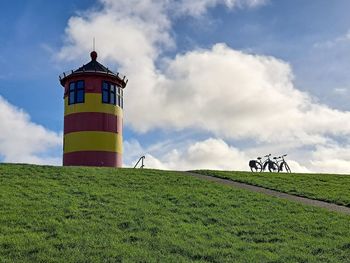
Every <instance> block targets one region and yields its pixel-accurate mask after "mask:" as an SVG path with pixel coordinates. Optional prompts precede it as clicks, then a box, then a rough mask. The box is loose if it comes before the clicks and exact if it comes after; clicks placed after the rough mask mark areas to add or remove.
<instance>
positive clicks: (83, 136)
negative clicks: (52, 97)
mask: <svg viewBox="0 0 350 263" xmlns="http://www.w3.org/2000/svg"><path fill="white" fill-rule="evenodd" d="M90 57H91V61H90V62H89V63H87V64H86V65H83V66H82V67H80V68H78V69H77V70H72V71H70V72H67V73H63V74H62V75H60V77H59V80H60V83H61V85H62V86H63V87H64V138H63V165H64V166H71V165H79V166H105V167H121V166H122V153H123V106H124V101H123V95H124V88H125V87H126V84H127V82H128V80H127V79H126V77H125V76H121V75H120V74H119V73H115V72H112V71H110V70H109V69H108V68H106V67H105V66H103V65H102V64H100V63H99V62H97V53H96V52H95V51H93V52H91V54H90Z"/></svg>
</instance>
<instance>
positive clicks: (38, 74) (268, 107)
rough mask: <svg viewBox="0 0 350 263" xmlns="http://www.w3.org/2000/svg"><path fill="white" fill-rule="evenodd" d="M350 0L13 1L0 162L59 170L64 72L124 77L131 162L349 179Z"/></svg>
mask: <svg viewBox="0 0 350 263" xmlns="http://www.w3.org/2000/svg"><path fill="white" fill-rule="evenodd" d="M349 8H350V2H349V1H347V0H335V1H328V0H309V1H304V0H284V1H278V0H192V1H185V0H165V1H156V0H69V1H68V0H62V1H44V0H31V1H23V0H12V1H5V3H2V11H3V12H2V16H1V17H0V24H1V25H2V26H1V27H0V68H1V71H0V161H2V162H24V163H35V164H53V165H61V164H62V140H63V139H62V138H63V132H62V131H63V89H62V87H61V86H60V84H59V81H58V75H59V74H61V73H62V72H64V71H68V70H71V69H76V68H78V67H80V66H82V65H83V64H86V63H87V62H89V60H90V58H89V53H90V51H91V50H92V39H93V37H95V39H96V51H97V52H98V60H99V62H101V63H102V64H104V65H106V66H108V67H109V68H110V69H114V71H118V72H120V73H122V74H124V75H127V77H128V79H129V82H128V85H127V87H126V90H125V100H124V101H125V109H124V165H125V166H133V164H134V163H135V162H136V161H137V159H138V158H139V157H140V156H141V155H146V161H145V165H146V167H149V168H160V169H176V170H187V169H199V168H208V169H225V170H247V169H249V167H248V161H249V160H250V159H254V158H256V157H257V156H262V155H266V154H269V153H271V154H272V155H274V156H279V155H281V154H288V157H287V160H288V162H289V164H290V166H291V168H292V171H295V172H322V173H350V140H349V139H348V138H349V135H350V102H349V101H350V74H348V69H349V68H350V19H349V18H348V12H347V11H348V10H349Z"/></svg>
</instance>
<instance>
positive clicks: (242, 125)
mask: <svg viewBox="0 0 350 263" xmlns="http://www.w3.org/2000/svg"><path fill="white" fill-rule="evenodd" d="M265 2H266V1H253V0H252V1H248V0H247V1H243V0H242V1H239V0H237V1H233V0H231V1H230V0H226V1H225V0H222V1H220V0H203V1H200V0H197V1H177V2H176V1H171V0H168V1H153V0H147V1H137V0H132V1H126V0H120V1H112V0H101V3H102V4H103V6H102V8H101V9H98V10H89V11H87V12H85V13H83V14H81V15H78V16H75V17H72V18H71V19H70V20H69V23H68V26H67V28H66V43H65V45H64V46H63V48H62V49H61V51H60V53H59V58H60V59H63V60H72V59H73V60H76V59H78V58H82V57H86V54H88V52H89V51H90V50H91V44H90V43H91V39H92V38H93V37H96V39H97V43H98V44H97V51H98V52H99V56H100V60H102V61H103V62H105V63H108V64H113V65H118V66H119V69H120V71H122V72H125V73H126V74H127V76H128V78H129V80H130V81H129V84H128V87H127V90H126V92H125V96H126V98H125V102H126V104H125V121H126V122H125V123H126V125H128V126H129V127H132V128H133V129H134V130H135V131H137V132H148V131H152V130H154V129H157V128H159V129H163V130H173V129H175V130H180V131H181V130H184V129H196V130H201V131H205V132H207V133H210V134H212V135H213V136H215V137H218V138H226V139H235V140H237V139H238V140H239V139H248V140H252V141H254V142H256V143H259V144H262V145H273V146H275V147H277V148H278V147H279V148H284V149H285V150H286V151H291V150H293V149H296V148H298V147H303V146H305V145H310V146H317V145H329V144H332V143H334V138H340V137H345V136H348V135H349V134H350V113H349V112H346V111H339V110H336V109H332V108H330V107H328V106H326V105H322V104H319V103H317V102H316V101H314V100H313V98H312V97H311V96H310V95H309V94H307V93H305V92H301V91H300V90H298V89H296V88H295V87H294V84H293V73H292V69H291V67H290V66H289V64H288V63H286V62H284V61H281V60H279V59H276V58H274V57H268V56H263V55H253V54H248V53H246V52H242V51H238V50H234V49H232V48H230V47H228V46H227V45H225V44H216V45H214V46H213V47H212V48H210V49H196V50H193V51H189V52H187V53H185V54H178V55H177V56H176V57H175V58H169V57H165V56H164V54H163V52H164V51H165V50H166V49H168V48H175V43H174V40H173V38H172V37H171V29H172V19H173V18H174V15H179V14H181V15H193V16H197V15H202V14H204V13H205V12H206V10H207V8H210V7H213V6H215V5H218V4H224V5H226V6H227V7H229V8H234V7H243V6H247V7H254V6H257V5H259V4H263V3H265ZM175 5H177V6H178V9H176V11H174V13H176V14H172V13H171V12H172V11H173V10H174V9H172V8H174V6H175ZM331 138H332V139H331ZM209 144H212V147H214V148H216V149H218V150H219V149H220V151H222V152H226V153H227V154H228V155H229V156H231V157H232V158H233V157H234V156H236V158H237V159H238V160H243V157H244V158H245V156H244V153H241V152H240V151H239V150H237V149H236V150H237V152H235V148H234V147H232V146H229V145H227V144H226V143H225V142H224V141H222V140H220V139H217V140H216V141H215V142H214V141H211V140H209V141H205V142H197V143H194V144H193V145H192V146H191V147H188V148H187V149H186V150H185V148H181V149H182V150H181V149H177V147H174V148H173V151H171V150H170V151H169V152H170V153H169V154H168V155H167V156H166V157H162V158H160V157H155V156H154V155H151V156H152V158H153V159H152V158H150V159H151V160H153V161H152V162H153V163H154V165H155V166H159V167H170V168H172V167H174V168H175V167H182V168H185V169H186V167H190V166H191V165H192V164H196V165H198V166H200V167H202V166H201V164H202V163H206V164H207V166H206V167H207V168H210V167H212V168H215V167H216V168H219V167H218V166H217V165H219V166H220V167H225V168H229V167H226V166H225V163H226V162H224V163H221V162H220V161H219V159H215V158H213V159H210V158H207V157H206V156H207V155H204V156H201V157H202V158H201V159H200V161H199V160H197V159H195V157H194V156H193V154H191V153H192V152H196V150H198V149H201V150H203V149H204V150H203V152H204V153H206V152H205V149H207V148H205V146H206V145H209ZM224 144H226V146H224ZM131 146H132V145H131ZM134 146H137V145H134ZM141 148H142V147H141ZM179 152H180V153H181V154H179ZM206 154H209V153H206ZM241 154H243V155H241ZM180 155H181V156H183V155H185V156H187V157H188V158H187V159H191V160H192V162H191V165H189V163H187V162H186V161H184V159H183V158H182V157H181V158H180V157H179V156H180ZM242 156H243V157H242ZM170 157H171V158H170ZM174 160H176V161H174ZM203 160H206V162H203ZM211 160H215V163H211ZM129 161H130V160H128V162H129ZM130 162H131V161H130ZM238 163H240V161H238ZM209 166H210V167H209ZM303 166H304V163H302V165H299V168H298V169H300V170H304V168H305V167H303ZM236 167H237V169H239V167H240V166H239V165H237V166H236ZM242 167H243V166H242ZM305 169H306V168H305Z"/></svg>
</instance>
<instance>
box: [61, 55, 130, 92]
mask: <svg viewBox="0 0 350 263" xmlns="http://www.w3.org/2000/svg"><path fill="white" fill-rule="evenodd" d="M90 57H91V61H90V62H89V63H87V64H84V65H83V66H81V67H80V68H78V69H76V70H71V71H68V72H64V73H63V74H61V75H60V76H59V78H60V82H61V85H62V86H64V85H65V82H66V81H67V77H71V76H72V75H79V74H85V73H88V74H91V73H96V74H106V75H108V76H109V77H115V79H116V80H117V81H118V82H119V83H120V86H121V87H122V88H124V87H125V86H126V84H127V83H128V80H127V79H126V77H125V76H123V75H121V74H120V73H118V72H117V73H115V72H113V71H111V70H109V69H108V68H107V67H105V66H104V65H102V64H101V63H99V62H97V52H96V51H92V52H91V53H90Z"/></svg>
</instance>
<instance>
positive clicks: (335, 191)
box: [196, 170, 350, 207]
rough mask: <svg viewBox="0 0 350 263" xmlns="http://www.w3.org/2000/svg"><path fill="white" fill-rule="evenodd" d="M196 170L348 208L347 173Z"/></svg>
mask: <svg viewBox="0 0 350 263" xmlns="http://www.w3.org/2000/svg"><path fill="white" fill-rule="evenodd" d="M196 172H197V173H200V174H204V175H212V176H216V177H220V178H224V179H231V180H234V181H237V182H242V183H248V184H252V185H257V186H262V187H265V188H269V189H273V190H278V191H281V192H285V193H290V194H295V195H299V196H303V197H308V198H311V199H317V200H322V201H327V202H331V203H336V204H339V205H344V206H348V207H350V175H335V174H293V173H292V174H287V173H251V172H234V171H231V172H229V171H210V170H200V171H196Z"/></svg>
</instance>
